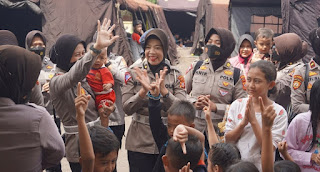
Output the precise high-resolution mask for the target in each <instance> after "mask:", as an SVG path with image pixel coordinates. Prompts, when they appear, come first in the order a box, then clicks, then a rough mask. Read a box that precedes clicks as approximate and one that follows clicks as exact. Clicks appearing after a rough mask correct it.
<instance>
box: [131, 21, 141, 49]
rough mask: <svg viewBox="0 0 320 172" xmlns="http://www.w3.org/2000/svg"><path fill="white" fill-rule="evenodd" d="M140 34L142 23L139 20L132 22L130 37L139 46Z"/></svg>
mask: <svg viewBox="0 0 320 172" xmlns="http://www.w3.org/2000/svg"><path fill="white" fill-rule="evenodd" d="M142 34H143V30H142V21H141V20H135V21H133V33H132V35H131V37H132V40H134V41H136V42H137V43H138V44H140V37H141V35H142Z"/></svg>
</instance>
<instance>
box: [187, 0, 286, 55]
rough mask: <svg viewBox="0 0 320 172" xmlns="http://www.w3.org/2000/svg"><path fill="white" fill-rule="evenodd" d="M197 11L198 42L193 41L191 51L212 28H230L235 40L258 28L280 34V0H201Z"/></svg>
mask: <svg viewBox="0 0 320 172" xmlns="http://www.w3.org/2000/svg"><path fill="white" fill-rule="evenodd" d="M197 14H198V18H197V23H196V32H197V31H198V30H199V33H198V42H194V44H193V49H192V51H191V53H193V52H194V51H195V49H196V48H197V46H199V42H201V41H203V40H204V35H206V33H207V32H208V31H209V29H210V28H212V27H224V28H228V29H230V30H231V31H232V33H233V35H234V37H235V39H236V40H238V38H239V37H240V36H241V35H242V34H245V33H251V34H253V32H254V31H255V30H256V29H258V28H259V27H270V28H271V29H273V30H274V31H275V32H276V33H282V26H281V25H282V19H281V0H268V1H265V0H230V1H229V0H200V2H199V6H198V12H197Z"/></svg>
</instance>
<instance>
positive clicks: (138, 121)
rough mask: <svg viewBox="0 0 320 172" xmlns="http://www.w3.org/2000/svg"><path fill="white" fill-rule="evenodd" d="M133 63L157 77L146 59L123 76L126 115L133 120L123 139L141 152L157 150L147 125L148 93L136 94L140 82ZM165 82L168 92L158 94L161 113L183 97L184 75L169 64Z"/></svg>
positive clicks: (131, 148) (164, 114)
mask: <svg viewBox="0 0 320 172" xmlns="http://www.w3.org/2000/svg"><path fill="white" fill-rule="evenodd" d="M166 63H167V64H168V61H166ZM134 67H139V68H140V69H146V70H147V73H148V76H149V79H150V82H153V81H155V79H156V78H155V76H154V75H153V73H152V71H151V70H150V67H149V65H148V62H147V60H146V59H145V60H143V61H142V62H141V63H140V64H134V65H132V66H130V68H129V72H130V73H127V74H126V76H125V78H126V79H125V83H126V84H125V85H124V86H123V88H122V102H123V108H124V111H125V112H126V114H127V115H132V122H131V125H130V128H129V130H128V134H127V139H126V149H127V150H129V151H133V152H140V153H144V154H159V150H158V148H157V145H156V143H155V141H154V139H153V136H152V133H151V129H150V125H149V117H148V116H149V112H148V102H149V98H148V96H145V97H144V98H141V97H140V96H139V90H140V89H141V87H142V86H141V83H139V82H138V80H137V79H136V74H135V72H134V70H133V68H134ZM164 82H165V86H166V88H167V89H168V91H169V95H168V96H166V97H162V98H161V103H162V111H161V115H162V116H163V117H165V116H167V113H166V112H167V110H168V109H169V108H170V106H171V105H172V103H173V102H174V101H175V100H176V99H185V98H186V93H185V90H184V88H185V81H184V77H183V75H182V74H181V72H180V71H179V70H178V69H176V68H175V67H173V66H170V70H169V73H168V74H167V75H166V77H165V80H164ZM163 96H164V95H163Z"/></svg>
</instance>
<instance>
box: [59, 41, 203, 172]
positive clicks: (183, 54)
mask: <svg viewBox="0 0 320 172" xmlns="http://www.w3.org/2000/svg"><path fill="white" fill-rule="evenodd" d="M177 50H178V54H179V55H180V59H179V61H180V63H179V64H178V65H177V67H178V69H179V70H180V71H181V72H182V73H183V74H185V72H186V70H187V69H188V67H189V66H190V64H191V63H192V62H193V61H194V60H196V59H198V57H197V56H191V55H190V53H189V52H190V50H191V48H180V47H179V48H178V49H177ZM131 118H132V117H131V116H127V117H125V124H126V131H125V135H126V133H127V132H128V128H129V126H130V123H131ZM125 140H126V138H125V137H123V139H122V148H121V149H120V151H119V156H118V161H117V169H118V171H119V172H129V164H128V159H127V151H126V149H125ZM61 165H62V171H63V172H71V170H70V167H69V164H68V162H67V160H66V158H63V160H62V162H61Z"/></svg>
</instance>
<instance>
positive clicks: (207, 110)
mask: <svg viewBox="0 0 320 172" xmlns="http://www.w3.org/2000/svg"><path fill="white" fill-rule="evenodd" d="M202 110H203V112H204V114H205V115H206V121H207V122H208V121H211V104H210V103H209V105H208V106H205V107H204V108H203V109H202Z"/></svg>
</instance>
